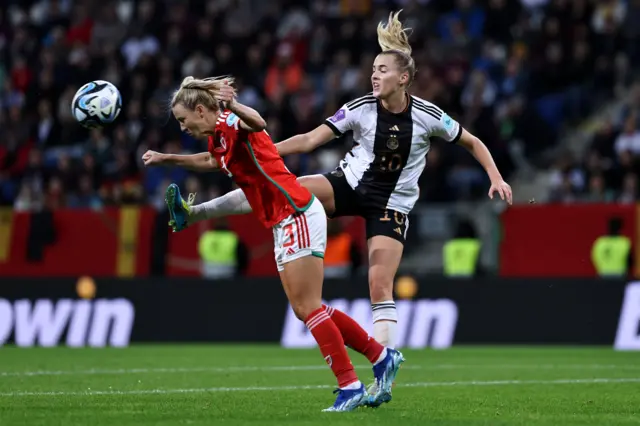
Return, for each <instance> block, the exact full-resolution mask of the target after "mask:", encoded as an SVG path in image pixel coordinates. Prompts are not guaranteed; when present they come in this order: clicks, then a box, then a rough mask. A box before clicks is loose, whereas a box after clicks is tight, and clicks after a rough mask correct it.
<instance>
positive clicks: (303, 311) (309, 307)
mask: <svg viewBox="0 0 640 426" xmlns="http://www.w3.org/2000/svg"><path fill="white" fill-rule="evenodd" d="M290 303H291V309H293V313H294V314H296V318H298V319H299V320H300V321H303V322H304V321H306V320H307V318H309V315H311V314H312V313H313V312H314V311H316V310H318V309H320V308H321V307H322V302H321V301H319V300H318V301H305V300H300V301H291V302H290Z"/></svg>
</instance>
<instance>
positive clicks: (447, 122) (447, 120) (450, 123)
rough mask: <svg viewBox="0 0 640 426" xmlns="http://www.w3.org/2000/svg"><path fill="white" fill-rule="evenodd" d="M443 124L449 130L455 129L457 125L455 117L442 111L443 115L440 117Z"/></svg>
mask: <svg viewBox="0 0 640 426" xmlns="http://www.w3.org/2000/svg"><path fill="white" fill-rule="evenodd" d="M440 121H441V122H442V125H443V126H444V128H445V130H446V131H447V132H451V131H453V129H454V128H455V127H456V122H455V120H454V119H453V118H451V117H449V115H448V114H447V113H442V117H441V118H440Z"/></svg>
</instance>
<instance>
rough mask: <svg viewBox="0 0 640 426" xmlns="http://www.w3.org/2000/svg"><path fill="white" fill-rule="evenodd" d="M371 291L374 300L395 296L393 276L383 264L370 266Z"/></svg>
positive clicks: (378, 300) (388, 298)
mask: <svg viewBox="0 0 640 426" xmlns="http://www.w3.org/2000/svg"><path fill="white" fill-rule="evenodd" d="M369 293H370V296H371V301H372V302H374V303H375V302H380V301H384V300H390V299H392V298H393V276H392V275H391V274H390V273H389V271H387V270H386V269H385V268H383V267H381V266H377V265H376V266H372V267H371V268H369Z"/></svg>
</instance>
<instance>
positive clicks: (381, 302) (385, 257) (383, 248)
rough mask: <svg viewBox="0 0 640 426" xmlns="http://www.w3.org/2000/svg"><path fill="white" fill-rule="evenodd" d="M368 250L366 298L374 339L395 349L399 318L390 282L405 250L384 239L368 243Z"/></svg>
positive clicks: (377, 237) (401, 246) (392, 241)
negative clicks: (370, 310)
mask: <svg viewBox="0 0 640 426" xmlns="http://www.w3.org/2000/svg"><path fill="white" fill-rule="evenodd" d="M367 245H368V249H369V294H370V297H371V309H372V310H373V330H374V337H375V338H376V340H378V342H380V343H382V344H383V345H384V346H388V347H392V348H393V347H394V346H395V344H396V332H397V322H398V314H397V312H396V305H395V302H394V301H393V280H394V279H395V276H396V272H397V271H398V267H399V266H400V260H401V259H402V251H403V249H404V246H403V245H402V243H400V242H399V241H396V240H394V239H393V238H390V237H386V236H384V235H376V236H374V237H371V238H369V241H367Z"/></svg>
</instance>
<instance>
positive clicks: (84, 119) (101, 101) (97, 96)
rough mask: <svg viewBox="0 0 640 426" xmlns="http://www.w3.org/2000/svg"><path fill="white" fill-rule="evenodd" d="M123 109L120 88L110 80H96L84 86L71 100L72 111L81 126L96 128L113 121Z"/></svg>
mask: <svg viewBox="0 0 640 426" xmlns="http://www.w3.org/2000/svg"><path fill="white" fill-rule="evenodd" d="M120 110H122V97H121V96H120V92H119V91H118V88H117V87H116V86H114V85H113V84H111V83H109V82H108V81H104V80H95V81H92V82H89V83H87V84H85V85H84V86H82V87H81V88H80V89H78V91H77V92H76V95H75V96H74V97H73V101H72V102H71V113H72V114H73V116H74V117H75V119H76V120H78V123H80V125H81V126H83V127H86V128H88V129H95V128H100V127H103V126H105V125H106V124H109V123H112V122H113V121H114V120H115V119H116V118H117V117H118V114H120Z"/></svg>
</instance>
